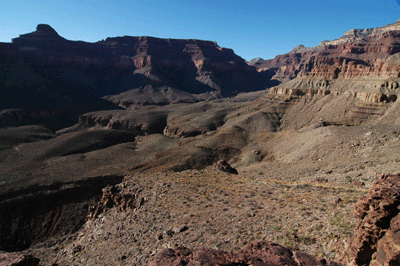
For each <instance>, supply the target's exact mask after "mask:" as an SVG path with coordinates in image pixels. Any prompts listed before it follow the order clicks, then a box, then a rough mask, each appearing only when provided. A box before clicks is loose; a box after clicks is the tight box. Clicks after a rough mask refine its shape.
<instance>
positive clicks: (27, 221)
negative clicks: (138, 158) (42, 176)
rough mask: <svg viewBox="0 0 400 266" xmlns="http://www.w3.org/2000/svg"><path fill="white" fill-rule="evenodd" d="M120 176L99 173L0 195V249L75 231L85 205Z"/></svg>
mask: <svg viewBox="0 0 400 266" xmlns="http://www.w3.org/2000/svg"><path fill="white" fill-rule="evenodd" d="M122 179H123V177H121V176H99V177H93V178H90V179H87V180H84V181H76V182H69V183H56V184H52V185H48V186H40V187H38V186H31V187H28V188H26V189H23V190H15V191H10V192H8V193H4V194H2V195H1V196H0V217H1V220H2V222H1V223H0V250H5V251H20V250H24V249H27V248H29V247H30V246H31V245H32V244H34V243H37V242H40V241H43V240H46V239H47V238H49V237H61V236H63V235H66V234H71V233H74V232H76V231H78V230H79V229H80V228H81V226H82V225H83V224H84V223H85V222H86V220H87V216H88V209H89V205H90V204H91V203H92V202H94V201H98V200H99V199H100V198H101V196H102V193H103V192H102V189H103V188H104V187H106V186H107V185H109V184H117V183H120V182H121V181H122Z"/></svg>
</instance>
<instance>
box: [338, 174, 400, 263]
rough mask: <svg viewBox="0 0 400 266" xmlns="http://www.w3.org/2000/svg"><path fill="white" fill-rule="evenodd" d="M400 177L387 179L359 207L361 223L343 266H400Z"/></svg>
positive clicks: (388, 177)
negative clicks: (345, 265)
mask: <svg viewBox="0 0 400 266" xmlns="http://www.w3.org/2000/svg"><path fill="white" fill-rule="evenodd" d="M399 207H400V174H396V175H383V176H382V177H381V178H380V179H379V180H377V181H375V183H374V184H373V185H372V188H371V189H370V191H369V192H368V195H366V196H363V197H361V198H360V199H359V201H358V202H357V203H356V204H355V206H354V210H355V214H356V216H357V218H359V219H360V222H359V224H358V225H357V227H356V229H355V232H354V236H353V239H352V240H351V243H350V247H349V249H348V250H347V252H346V255H345V258H344V259H343V262H345V263H346V264H347V265H372V266H375V265H376V266H378V265H399V264H400V247H399V244H400V236H399V233H398V232H399V229H400V215H399V212H400V210H399Z"/></svg>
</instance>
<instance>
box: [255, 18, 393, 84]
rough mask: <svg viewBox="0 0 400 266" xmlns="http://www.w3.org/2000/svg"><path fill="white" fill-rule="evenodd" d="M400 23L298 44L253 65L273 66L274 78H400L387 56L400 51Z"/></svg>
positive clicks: (259, 66)
mask: <svg viewBox="0 0 400 266" xmlns="http://www.w3.org/2000/svg"><path fill="white" fill-rule="evenodd" d="M399 30H400V22H396V23H394V24H391V25H388V26H385V27H381V28H376V29H366V30H351V31H349V32H347V33H346V34H345V35H344V36H343V37H342V38H339V39H337V40H334V41H331V42H328V41H324V42H322V43H321V44H319V45H318V46H316V47H313V48H306V47H304V46H298V47H296V48H295V49H293V51H291V52H289V53H288V54H285V55H279V56H277V57H276V58H275V59H272V60H256V61H253V62H251V63H250V65H253V66H256V67H257V69H258V70H259V71H265V70H270V69H273V70H274V71H275V72H276V74H275V76H274V79H277V80H282V81H287V80H290V79H293V78H296V77H304V76H308V77H319V78H322V77H324V78H328V79H337V78H354V77H366V76H368V77H371V76H374V77H381V76H385V77H396V78H397V77H399V73H400V68H399V65H398V64H392V63H391V62H388V61H387V59H388V58H389V57H390V56H391V55H394V54H396V53H398V52H400V44H399V38H400V31H399Z"/></svg>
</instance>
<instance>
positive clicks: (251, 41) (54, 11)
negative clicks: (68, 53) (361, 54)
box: [0, 0, 400, 60]
mask: <svg viewBox="0 0 400 266" xmlns="http://www.w3.org/2000/svg"><path fill="white" fill-rule="evenodd" d="M399 2H400V1H391V0H382V1H377V0H364V1H351V0H347V1H342V0H336V1H318V2H317V1H307V0H303V1H294V0H280V1H276V0H275V1H263V0H258V1H254V0H247V1H244V0H229V1H225V0H212V1H211V0H197V1H195V0H168V1H162V0H144V1H143V0H141V1H135V0H131V1H128V0H126V1H123V0H114V1H111V0H96V1H92V0H88V1H85V0H63V1H59V0H23V1H22V0H0V21H1V24H0V42H11V39H12V38H15V37H18V36H19V35H20V34H24V33H29V32H32V31H35V29H36V26H37V24H40V23H44V24H49V25H51V26H52V27H53V28H54V29H55V30H56V31H57V32H58V33H59V34H60V35H61V36H63V37H65V38H67V39H69V40H83V41H88V42H96V41H99V40H101V39H105V38H107V37H116V36H123V35H129V36H154V37H160V38H177V39H202V40H211V41H216V42H217V43H218V45H219V46H221V47H227V48H232V49H233V50H234V51H235V53H236V54H238V55H239V56H241V57H243V58H244V59H246V60H250V59H252V58H255V57H262V58H264V59H270V58H274V57H275V56H276V55H278V54H284V53H287V52H289V51H290V50H292V49H293V48H294V47H295V46H297V45H299V44H303V45H305V46H316V45H318V44H319V43H320V42H321V41H323V40H333V39H336V38H339V37H341V36H342V35H343V34H344V33H345V32H346V31H348V30H350V29H353V28H360V29H363V28H372V27H380V26H384V25H387V24H390V23H394V22H396V21H397V20H398V19H399V18H400V4H399Z"/></svg>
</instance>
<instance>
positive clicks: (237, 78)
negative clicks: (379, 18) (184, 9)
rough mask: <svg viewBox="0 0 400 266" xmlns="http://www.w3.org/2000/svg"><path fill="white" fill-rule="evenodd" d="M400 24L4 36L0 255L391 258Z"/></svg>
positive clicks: (190, 261) (202, 260)
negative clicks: (295, 34) (252, 38)
mask: <svg viewBox="0 0 400 266" xmlns="http://www.w3.org/2000/svg"><path fill="white" fill-rule="evenodd" d="M399 32H400V24H399V22H396V23H394V24H391V25H388V26H385V27H381V28H377V29H367V30H352V31H349V32H348V33H346V34H345V36H343V37H342V38H340V39H337V40H334V41H332V42H323V43H322V44H321V45H319V46H317V47H315V48H305V47H297V48H295V50H294V51H292V52H290V53H289V54H287V55H283V56H278V57H277V58H275V59H274V60H272V61H267V62H264V61H262V60H254V61H252V62H250V63H249V64H251V65H253V66H249V65H247V64H246V63H245V61H244V60H243V59H241V58H240V57H239V56H237V55H235V54H234V53H233V51H232V50H230V49H226V48H221V47H219V46H218V45H217V44H216V43H214V42H209V41H200V40H170V39H157V38H152V37H127V36H125V37H117V38H108V39H106V40H103V41H99V42H97V43H85V42H80V41H68V40H66V39H64V38H62V37H61V36H59V35H58V34H57V32H56V31H55V30H54V29H52V28H51V27H50V26H48V25H39V26H38V28H37V30H36V31H35V32H33V33H29V34H25V35H21V36H20V37H19V38H16V39H14V40H13V43H12V44H1V45H0V48H1V50H0V51H1V52H0V57H1V58H2V60H1V61H0V68H1V69H2V70H4V71H2V72H1V73H0V75H2V78H0V83H1V86H0V88H1V90H2V91H4V93H5V95H7V97H8V96H9V98H3V99H4V100H3V102H4V103H1V108H0V109H3V110H2V111H1V113H0V114H1V115H0V117H1V120H0V122H1V123H2V126H3V128H1V129H0V184H1V185H0V217H2V218H3V219H2V220H3V222H2V223H1V224H0V250H3V251H4V252H3V253H1V254H0V265H3V264H4V265H22V264H21V263H23V261H24V260H26V261H27V262H26V263H31V264H27V265H35V264H36V265H37V264H38V263H40V264H41V265H149V264H150V265H154V266H155V265H216V264H218V265H396V264H397V263H399V259H398V258H399V253H398V250H397V244H396V243H397V242H398V240H397V236H396V234H397V233H396V232H397V230H398V229H397V227H398V225H397V224H398V222H397V220H398V219H397V214H398V206H399V184H400V178H399V176H398V175H396V174H395V173H397V172H399V170H398V163H399V161H400V153H399V149H400V120H399V117H400V114H399V106H398V105H399V101H398V99H397V97H398V89H399V82H400V60H399V58H400V57H399V54H400V53H399V52H400V50H399V38H400V34H399ZM256 68H257V69H258V71H256ZM20 77H23V78H22V79H20ZM271 78H272V80H271ZM274 81H276V83H274ZM281 82H283V83H281ZM273 84H274V85H276V86H274V87H271V88H268V87H269V86H270V85H273ZM49 90H51V91H52V93H48V92H49ZM22 92H23V93H22ZM77 92H79V93H77ZM19 93H21V94H19ZM17 95H19V96H18V97H17ZM35 97H36V98H35ZM39 98H40V99H39ZM5 99H9V100H5ZM36 99H37V100H36ZM41 101H43V102H41ZM46 104H48V105H46ZM44 106H46V108H43V107H44ZM72 110H73V111H72ZM78 115H79V117H78ZM74 117H75V118H74ZM221 170H222V171H221ZM387 174H392V175H387ZM353 206H355V207H354V210H355V214H353V213H354V211H353ZM38 259H40V262H39V260H38ZM2 263H3V264H2ZM18 263H20V264H18Z"/></svg>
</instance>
